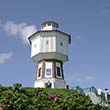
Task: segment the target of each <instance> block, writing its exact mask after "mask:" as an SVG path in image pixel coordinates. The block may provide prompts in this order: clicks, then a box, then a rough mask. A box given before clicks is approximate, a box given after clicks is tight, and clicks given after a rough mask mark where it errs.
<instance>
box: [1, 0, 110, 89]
mask: <svg viewBox="0 0 110 110" xmlns="http://www.w3.org/2000/svg"><path fill="white" fill-rule="evenodd" d="M47 20H53V21H56V22H58V23H59V25H60V27H59V30H61V31H64V32H66V33H68V34H70V35H71V36H72V42H71V45H69V50H68V56H69V61H68V62H66V63H65V64H64V73H65V80H66V82H67V84H69V85H70V87H73V86H76V85H80V86H81V87H89V86H92V85H94V86H95V87H96V88H99V87H100V88H110V0H68V1H67V0H53V1H52V0H19V1H18V0H11V1H6V0H2V1H0V84H2V85H4V86H11V85H13V84H14V83H16V82H19V83H22V84H23V86H31V87H33V85H34V80H35V72H36V64H35V63H34V62H33V61H32V59H31V58H30V45H29V44H28V41H27V37H28V36H29V35H31V34H32V33H34V32H36V31H37V30H39V29H40V28H41V23H42V22H44V21H47Z"/></svg>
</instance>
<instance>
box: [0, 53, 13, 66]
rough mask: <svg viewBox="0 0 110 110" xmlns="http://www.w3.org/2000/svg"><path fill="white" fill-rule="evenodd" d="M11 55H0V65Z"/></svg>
mask: <svg viewBox="0 0 110 110" xmlns="http://www.w3.org/2000/svg"><path fill="white" fill-rule="evenodd" d="M12 55H13V53H12V52H10V53H0V64H4V63H6V62H7V61H8V60H9V59H10V58H11V57H12Z"/></svg>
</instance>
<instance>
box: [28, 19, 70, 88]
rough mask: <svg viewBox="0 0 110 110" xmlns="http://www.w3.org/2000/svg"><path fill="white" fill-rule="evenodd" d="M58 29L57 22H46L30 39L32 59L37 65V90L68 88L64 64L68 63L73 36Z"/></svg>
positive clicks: (35, 85)
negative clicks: (69, 47)
mask: <svg viewBox="0 0 110 110" xmlns="http://www.w3.org/2000/svg"><path fill="white" fill-rule="evenodd" d="M58 27H59V25H58V24H57V23H56V22H53V21H46V22H44V23H43V24H42V28H41V30H39V31H37V32H36V33H34V34H33V35H32V36H30V37H29V41H30V44H31V58H32V59H33V61H34V62H35V63H37V71H36V80H35V83H34V87H35V88H46V87H50V88H66V83H65V80H64V72H63V64H64V63H65V62H66V61H68V52H67V51H68V44H70V43H71V36H70V35H69V34H66V33H64V32H62V31H59V30H58Z"/></svg>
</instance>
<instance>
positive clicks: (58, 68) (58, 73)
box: [57, 67, 61, 77]
mask: <svg viewBox="0 0 110 110" xmlns="http://www.w3.org/2000/svg"><path fill="white" fill-rule="evenodd" d="M57 76H59V77H60V76H61V71H60V67H57Z"/></svg>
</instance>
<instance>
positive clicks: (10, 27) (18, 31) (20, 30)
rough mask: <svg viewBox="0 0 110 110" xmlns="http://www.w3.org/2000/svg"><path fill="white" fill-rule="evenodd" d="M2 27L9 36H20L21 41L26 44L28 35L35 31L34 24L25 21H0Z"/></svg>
mask: <svg viewBox="0 0 110 110" xmlns="http://www.w3.org/2000/svg"><path fill="white" fill-rule="evenodd" d="M0 27H2V28H3V29H4V30H5V31H6V32H7V33H8V34H9V35H10V36H12V37H15V36H17V35H19V36H20V39H21V40H22V41H23V43H25V44H28V37H29V36H31V35H32V34H33V33H35V32H36V31H37V29H36V26H35V25H27V24H26V23H23V22H22V23H19V24H17V23H15V22H13V21H7V22H6V23H2V22H1V23H0Z"/></svg>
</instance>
